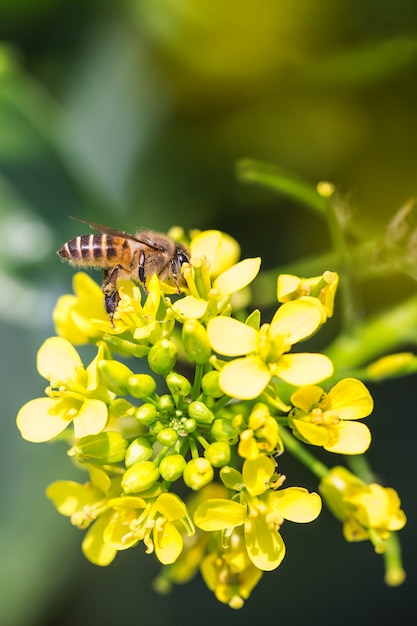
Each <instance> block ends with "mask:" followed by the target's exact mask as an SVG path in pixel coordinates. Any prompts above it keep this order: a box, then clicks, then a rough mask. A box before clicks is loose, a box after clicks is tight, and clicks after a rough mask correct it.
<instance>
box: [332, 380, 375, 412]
mask: <svg viewBox="0 0 417 626" xmlns="http://www.w3.org/2000/svg"><path fill="white" fill-rule="evenodd" d="M327 398H328V407H327V408H329V409H335V410H336V411H338V415H339V418H340V419H343V420H356V419H361V418H362V417H366V416H367V415H369V414H370V413H371V412H372V410H373V408H374V401H373V399H372V396H371V394H370V393H369V391H368V389H367V388H366V387H365V385H364V384H363V383H362V382H361V381H360V380H357V379H356V378H344V379H343V380H341V381H339V382H338V383H337V384H336V385H335V386H334V387H333V388H332V389H331V390H330V391H329V394H328V396H327Z"/></svg>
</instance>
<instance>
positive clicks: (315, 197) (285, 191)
mask: <svg viewBox="0 0 417 626" xmlns="http://www.w3.org/2000/svg"><path fill="white" fill-rule="evenodd" d="M236 170H237V177H238V178H239V180H241V181H242V182H245V183H256V184H258V185H261V186H262V187H267V188H269V189H272V190H273V191H277V192H278V193H280V194H282V195H285V196H288V197H289V198H293V199H294V200H297V201H298V202H301V203H302V204H304V205H305V206H307V207H308V208H309V209H311V210H313V211H314V212H315V213H317V214H319V215H324V214H325V213H326V212H327V208H328V204H329V200H328V199H327V198H323V196H321V195H320V194H319V193H318V192H317V190H316V188H315V187H314V186H312V185H309V184H307V183H305V182H304V181H302V180H299V179H298V178H297V177H296V176H294V175H293V174H291V173H290V172H287V171H285V170H284V169H282V168H280V167H277V166H276V165H271V164H270V163H263V162H262V161H253V160H251V159H244V160H242V161H239V162H238V163H237V166H236Z"/></svg>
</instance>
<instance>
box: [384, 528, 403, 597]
mask: <svg viewBox="0 0 417 626" xmlns="http://www.w3.org/2000/svg"><path fill="white" fill-rule="evenodd" d="M383 556H384V564H385V577H384V580H385V583H386V584H387V585H388V586H389V587H398V586H399V585H401V584H402V583H403V582H404V580H405V577H406V573H405V571H404V569H403V565H402V559H401V544H400V540H399V539H398V535H397V533H391V534H390V536H389V538H388V540H387V549H386V551H385V552H384V555H383Z"/></svg>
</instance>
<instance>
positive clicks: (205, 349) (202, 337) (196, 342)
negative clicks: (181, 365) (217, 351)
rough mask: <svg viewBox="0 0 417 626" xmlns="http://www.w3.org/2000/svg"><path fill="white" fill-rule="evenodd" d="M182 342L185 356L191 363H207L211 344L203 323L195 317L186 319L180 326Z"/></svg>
mask: <svg viewBox="0 0 417 626" xmlns="http://www.w3.org/2000/svg"><path fill="white" fill-rule="evenodd" d="M182 342H183V345H184V350H185V353H186V355H187V358H188V360H189V361H191V363H200V364H202V365H203V364H204V363H208V361H209V359H210V356H211V346H210V342H209V339H208V336H207V331H206V329H205V328H204V326H203V324H201V322H199V321H198V320H195V319H188V320H186V321H185V322H184V325H183V327H182Z"/></svg>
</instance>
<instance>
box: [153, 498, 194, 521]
mask: <svg viewBox="0 0 417 626" xmlns="http://www.w3.org/2000/svg"><path fill="white" fill-rule="evenodd" d="M155 508H156V510H157V511H159V512H160V513H161V514H162V515H163V516H164V517H166V518H167V520H169V521H173V520H176V519H182V518H183V517H186V515H187V507H186V506H185V504H184V502H183V501H182V500H181V498H179V497H178V496H177V495H175V494H174V493H162V494H161V495H160V496H159V498H158V499H157V501H156V503H155Z"/></svg>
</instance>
